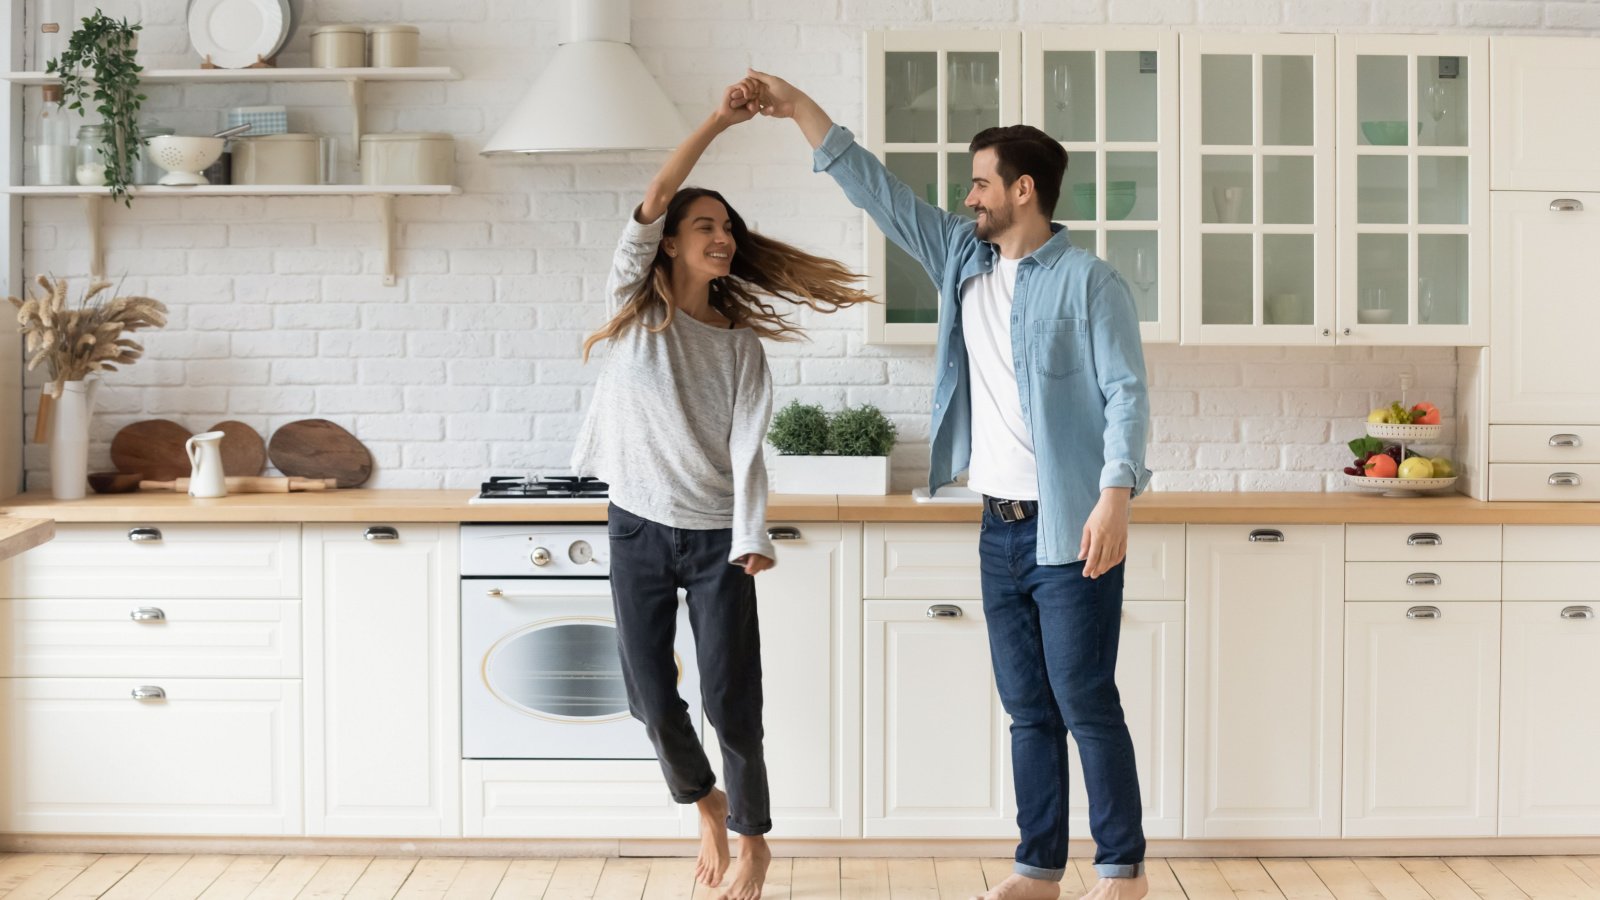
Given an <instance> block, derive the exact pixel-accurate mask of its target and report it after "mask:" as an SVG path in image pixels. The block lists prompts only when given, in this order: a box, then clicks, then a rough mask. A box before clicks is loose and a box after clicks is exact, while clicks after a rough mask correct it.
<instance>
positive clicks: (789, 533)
mask: <svg viewBox="0 0 1600 900" xmlns="http://www.w3.org/2000/svg"><path fill="white" fill-rule="evenodd" d="M767 540H769V541H798V540H800V529H798V528H796V527H794V526H793V525H777V526H774V527H772V528H768V529H767Z"/></svg>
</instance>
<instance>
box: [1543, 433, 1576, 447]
mask: <svg viewBox="0 0 1600 900" xmlns="http://www.w3.org/2000/svg"><path fill="white" fill-rule="evenodd" d="M1550 446H1552V447H1582V446H1583V438H1581V437H1578V436H1577V435H1575V434H1552V435H1550Z"/></svg>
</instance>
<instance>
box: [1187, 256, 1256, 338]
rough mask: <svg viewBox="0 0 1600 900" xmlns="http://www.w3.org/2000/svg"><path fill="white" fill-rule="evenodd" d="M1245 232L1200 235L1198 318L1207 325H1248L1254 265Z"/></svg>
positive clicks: (1253, 284) (1251, 316) (1253, 289)
mask: <svg viewBox="0 0 1600 900" xmlns="http://www.w3.org/2000/svg"><path fill="white" fill-rule="evenodd" d="M1250 240H1251V238H1250V235H1248V234H1202V235H1201V236H1200V321H1201V322H1202V323H1203V324H1206V325H1250V324H1252V323H1253V322H1254V316H1253V313H1252V309H1251V307H1252V305H1253V300H1252V298H1253V296H1254V291H1255V267H1254V265H1253V264H1252V262H1251V257H1250Z"/></svg>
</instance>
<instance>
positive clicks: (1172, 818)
mask: <svg viewBox="0 0 1600 900" xmlns="http://www.w3.org/2000/svg"><path fill="white" fill-rule="evenodd" d="M1117 692H1118V693H1119V694H1121V695H1122V711H1123V713H1124V715H1125V716H1126V717H1127V720H1128V731H1129V732H1130V733H1131V734H1132V735H1133V751H1134V761H1135V762H1136V764H1137V765H1138V771H1139V795H1140V796H1139V801H1140V804H1141V805H1142V806H1143V807H1144V833H1145V835H1146V836H1147V837H1152V838H1180V837H1183V814H1182V808H1183V807H1182V803H1183V603H1182V602H1180V601H1130V602H1126V603H1124V604H1123V606H1122V639H1121V641H1120V642H1119V643H1118V645H1117ZM1067 747H1068V752H1069V754H1070V756H1071V771H1072V776H1071V781H1070V782H1069V785H1070V787H1069V790H1070V791H1071V798H1070V806H1069V810H1070V812H1071V824H1070V826H1069V827H1070V830H1071V833H1072V834H1073V835H1076V836H1084V835H1087V834H1088V833H1089V796H1088V794H1087V792H1085V790H1084V786H1083V764H1082V762H1081V761H1080V760H1079V757H1078V745H1077V742H1076V741H1074V740H1072V737H1071V735H1068V739H1067Z"/></svg>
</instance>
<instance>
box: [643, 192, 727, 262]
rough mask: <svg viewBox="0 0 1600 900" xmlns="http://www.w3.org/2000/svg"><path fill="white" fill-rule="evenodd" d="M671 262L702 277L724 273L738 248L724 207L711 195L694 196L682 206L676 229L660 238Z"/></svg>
mask: <svg viewBox="0 0 1600 900" xmlns="http://www.w3.org/2000/svg"><path fill="white" fill-rule="evenodd" d="M662 244H663V246H664V247H665V248H666V251H667V255H668V256H670V257H672V264H673V265H674V266H684V267H686V268H687V270H688V273H689V274H692V275H695V276H698V277H699V278H703V279H704V280H706V281H711V280H712V279H716V278H722V277H725V276H726V275H727V274H728V273H729V272H730V271H732V267H733V254H734V252H735V251H736V250H737V249H738V247H737V246H736V244H735V243H734V238H733V221H732V219H731V218H729V216H728V208H727V207H726V206H723V205H722V203H721V202H720V201H719V200H717V199H716V198H715V197H697V198H696V199H695V200H694V201H693V202H691V203H690V204H689V206H688V209H687V210H685V212H684V216H683V220H682V222H681V223H680V224H679V225H678V233H677V234H675V235H673V236H672V237H669V238H667V239H666V240H664V241H663V242H662Z"/></svg>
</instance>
